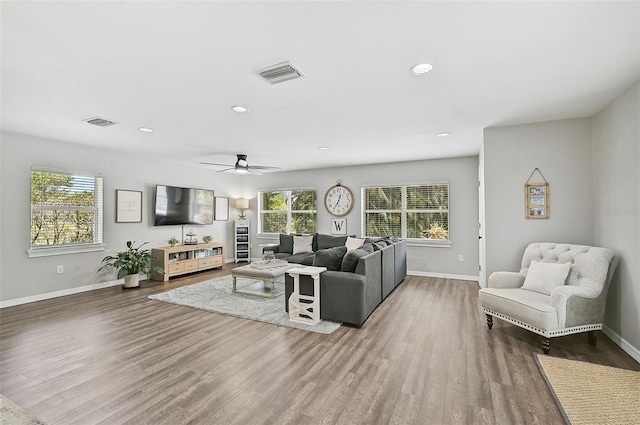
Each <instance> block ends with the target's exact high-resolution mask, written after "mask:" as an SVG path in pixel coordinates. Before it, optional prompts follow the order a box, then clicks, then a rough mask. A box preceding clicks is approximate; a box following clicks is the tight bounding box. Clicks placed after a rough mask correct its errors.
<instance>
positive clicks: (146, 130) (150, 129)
mask: <svg viewBox="0 0 640 425" xmlns="http://www.w3.org/2000/svg"><path fill="white" fill-rule="evenodd" d="M138 130H140V131H142V132H143V133H153V128H149V127H138Z"/></svg>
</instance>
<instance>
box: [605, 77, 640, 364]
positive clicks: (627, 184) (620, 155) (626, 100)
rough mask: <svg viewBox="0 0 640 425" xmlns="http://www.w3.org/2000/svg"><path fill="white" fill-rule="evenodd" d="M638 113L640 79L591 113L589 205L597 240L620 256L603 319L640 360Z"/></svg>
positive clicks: (639, 131)
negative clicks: (595, 113) (592, 198)
mask: <svg viewBox="0 0 640 425" xmlns="http://www.w3.org/2000/svg"><path fill="white" fill-rule="evenodd" d="M639 117H640V83H636V84H635V85H634V86H632V87H631V88H629V89H628V90H627V91H626V92H625V93H623V94H622V95H621V96H620V97H618V99H616V100H615V101H614V102H612V103H611V104H610V105H609V106H607V107H606V108H605V109H604V110H602V111H601V112H600V113H598V114H597V115H596V116H594V117H593V176H594V178H593V194H594V208H593V211H594V241H595V244H596V245H600V246H605V247H608V248H612V249H614V250H615V251H616V254H617V255H618V256H619V257H620V263H619V265H618V269H617V272H616V274H615V275H614V279H613V281H612V282H611V288H610V290H609V295H608V297H607V309H606V311H605V325H606V326H607V327H608V328H609V329H610V330H611V331H613V332H614V333H615V335H617V336H618V337H619V338H620V341H617V342H618V343H619V344H620V345H621V346H622V347H623V348H625V346H626V345H630V346H632V347H633V349H632V350H629V349H628V348H629V347H627V351H633V350H635V353H636V355H635V356H634V357H636V359H639V361H640V357H638V356H640V148H639V146H640V124H639ZM615 335H614V338H615V337H616V336H615ZM610 336H611V335H610Z"/></svg>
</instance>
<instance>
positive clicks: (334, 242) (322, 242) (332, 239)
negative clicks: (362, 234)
mask: <svg viewBox="0 0 640 425" xmlns="http://www.w3.org/2000/svg"><path fill="white" fill-rule="evenodd" d="M347 237H348V236H332V235H323V234H321V233H320V234H318V237H317V239H318V249H327V248H333V247H334V246H340V245H344V244H345V242H346V241H347Z"/></svg>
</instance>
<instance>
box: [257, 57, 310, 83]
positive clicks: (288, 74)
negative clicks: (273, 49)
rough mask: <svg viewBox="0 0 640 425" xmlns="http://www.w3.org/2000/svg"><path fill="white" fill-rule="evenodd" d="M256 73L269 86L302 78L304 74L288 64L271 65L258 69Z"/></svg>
mask: <svg viewBox="0 0 640 425" xmlns="http://www.w3.org/2000/svg"><path fill="white" fill-rule="evenodd" d="M256 73H257V74H258V75H259V76H261V77H262V78H264V80H265V81H266V82H267V83H269V84H277V83H281V82H283V81H287V80H293V79H294V78H300V77H304V74H303V73H302V72H301V71H300V70H299V69H297V68H296V67H295V66H293V65H291V63H290V62H283V63H279V64H276V65H271V66H268V67H266V68H262V69H259V70H258V71H256Z"/></svg>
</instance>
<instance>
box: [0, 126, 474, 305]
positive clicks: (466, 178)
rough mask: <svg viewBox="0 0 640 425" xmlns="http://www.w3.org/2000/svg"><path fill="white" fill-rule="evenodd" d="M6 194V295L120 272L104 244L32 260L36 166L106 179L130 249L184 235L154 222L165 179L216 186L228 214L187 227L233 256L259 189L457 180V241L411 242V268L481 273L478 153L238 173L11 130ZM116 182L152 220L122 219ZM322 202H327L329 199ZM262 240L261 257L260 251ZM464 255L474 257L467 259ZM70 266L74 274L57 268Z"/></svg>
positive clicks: (325, 222) (107, 232)
mask: <svg viewBox="0 0 640 425" xmlns="http://www.w3.org/2000/svg"><path fill="white" fill-rule="evenodd" d="M0 154H1V155H0V158H1V163H0V164H1V170H0V181H2V192H1V193H0V203H1V205H2V216H1V217H0V234H1V235H2V238H1V240H0V252H1V253H2V256H1V257H0V301H1V302H6V301H11V300H17V299H30V298H36V299H37V298H38V297H42V296H43V295H44V294H51V293H56V292H63V293H64V292H69V291H70V292H73V291H74V290H77V289H78V288H83V287H87V286H90V285H99V284H100V283H101V282H109V281H111V280H113V279H114V276H113V274H109V275H104V276H103V275H100V276H98V275H97V274H96V270H97V269H98V268H99V266H100V260H101V259H102V258H103V257H104V256H105V255H106V253H105V252H94V253H83V254H70V255H57V256H50V257H40V258H27V255H26V252H27V250H28V249H29V225H30V224H29V223H30V217H29V214H28V211H29V205H30V200H29V193H30V190H29V185H30V170H31V166H33V165H40V166H48V167H54V168H62V169H71V170H78V171H90V172H95V173H101V174H102V175H103V177H104V195H105V206H104V212H105V217H104V242H105V244H106V246H107V249H108V250H110V251H118V250H121V249H124V248H125V243H126V241H127V240H136V241H138V242H145V241H148V242H150V244H149V245H150V246H152V247H153V246H164V245H166V241H167V239H169V238H170V237H171V236H176V237H177V238H178V239H180V238H181V237H182V232H183V229H182V227H181V226H167V227H154V226H153V218H152V208H153V195H154V188H155V185H156V184H169V185H176V186H192V187H204V188H210V189H214V190H215V193H216V196H228V197H229V198H230V205H231V211H230V218H231V220H230V221H228V222H215V223H214V224H213V225H211V226H186V228H185V230H184V231H185V232H186V231H188V230H190V229H192V228H193V230H194V231H195V232H196V234H197V235H198V237H199V238H200V237H201V236H202V235H205V234H210V235H212V236H213V237H214V240H216V241H222V242H225V244H226V246H227V254H226V257H227V259H232V258H233V255H234V252H233V220H234V219H236V218H237V210H236V209H235V208H233V205H234V200H235V199H237V198H240V197H245V198H248V199H250V200H251V208H250V210H249V211H247V217H248V218H249V220H250V221H251V223H252V226H253V232H255V230H256V227H255V226H256V224H257V222H256V215H255V214H256V211H257V205H256V198H255V196H256V190H258V189H270V188H291V187H301V186H309V187H316V188H317V189H318V196H319V198H320V200H322V199H323V198H324V193H325V191H326V190H327V189H328V188H329V187H330V186H331V185H333V184H334V183H335V181H336V179H338V178H340V179H342V181H343V182H344V184H345V185H347V186H349V187H350V188H351V189H352V190H353V191H354V195H356V198H357V199H359V194H360V187H361V186H362V185H369V184H400V183H423V182H428V181H433V180H449V182H450V191H451V199H450V209H451V213H450V214H451V217H450V226H451V240H452V246H451V247H450V248H432V247H411V248H410V249H409V269H410V270H413V271H416V272H418V273H423V274H424V273H426V274H429V273H431V274H441V275H453V276H463V277H468V278H471V279H473V278H477V275H478V273H477V270H478V246H477V222H478V217H477V203H478V193H477V166H478V159H477V157H467V158H454V159H445V160H434V161H418V162H415V163H405V164H383V165H372V166H363V167H344V168H335V169H325V170H310V171H299V172H290V173H274V174H268V175H267V174H266V175H264V176H260V177H258V176H251V175H249V176H236V175H232V174H226V173H216V172H213V171H211V170H206V169H202V168H200V167H187V166H180V165H176V164H173V163H166V162H161V161H156V160H153V159H151V158H129V157H127V156H124V155H122V154H120V153H118V152H114V151H109V150H104V149H97V148H91V147H87V146H80V145H76V144H71V143H66V142H62V141H56V140H50V139H44V138H38V137H32V136H27V135H22V134H15V133H10V132H2V134H1V145H0ZM115 189H128V190H142V191H143V222H142V223H115V205H114V204H115ZM320 205H321V204H320ZM360 213H361V209H360V205H359V203H358V204H357V205H356V207H355V208H354V210H353V211H352V212H351V214H349V216H348V217H347V224H348V231H349V233H356V234H360ZM330 219H331V216H330V215H329V214H328V213H327V212H326V210H324V208H323V207H319V213H318V220H319V231H321V232H324V233H329V232H330V228H329V226H330ZM263 242H267V240H265V239H255V238H254V243H253V249H254V251H253V256H254V257H257V256H259V254H258V252H259V247H258V244H259V243H263ZM458 255H463V256H464V259H465V261H464V262H458ZM58 265H63V266H64V270H65V272H64V273H63V274H57V273H56V266H58Z"/></svg>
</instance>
